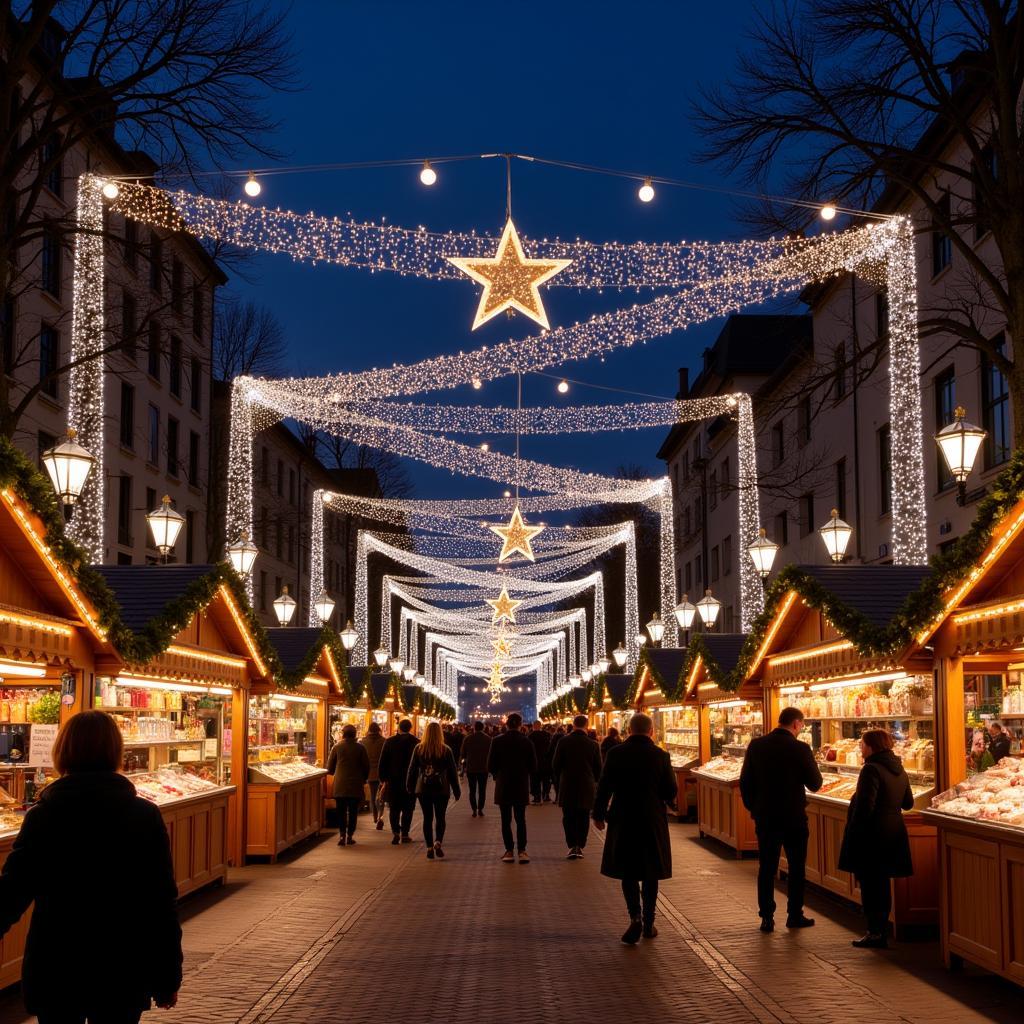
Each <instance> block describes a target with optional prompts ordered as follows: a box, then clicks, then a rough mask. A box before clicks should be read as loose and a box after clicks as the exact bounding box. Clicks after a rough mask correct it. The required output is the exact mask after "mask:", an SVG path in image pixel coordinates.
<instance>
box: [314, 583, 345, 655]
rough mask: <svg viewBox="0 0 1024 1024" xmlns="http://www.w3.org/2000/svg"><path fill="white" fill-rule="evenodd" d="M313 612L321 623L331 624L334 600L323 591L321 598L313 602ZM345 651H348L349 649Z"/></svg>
mask: <svg viewBox="0 0 1024 1024" xmlns="http://www.w3.org/2000/svg"><path fill="white" fill-rule="evenodd" d="M313 610H314V611H315V612H316V614H317V618H319V619H320V621H321V622H324V623H326V622H330V621H331V613H332V612H333V611H334V598H333V597H331V595H330V594H328V593H327V591H326V590H321V591H320V595H319V597H317V599H316V600H315V601H314V602H313ZM342 642H344V640H343V641H342ZM345 649H346V650H348V648H347V647H346V648H345Z"/></svg>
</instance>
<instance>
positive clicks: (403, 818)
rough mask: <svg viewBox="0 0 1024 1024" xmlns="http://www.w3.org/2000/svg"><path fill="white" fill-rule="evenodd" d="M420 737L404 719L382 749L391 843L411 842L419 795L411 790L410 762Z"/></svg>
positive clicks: (379, 768)
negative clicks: (409, 787)
mask: <svg viewBox="0 0 1024 1024" xmlns="http://www.w3.org/2000/svg"><path fill="white" fill-rule="evenodd" d="M416 744H417V740H416V737H415V736H413V734H412V722H410V721H409V719H408V718H403V719H402V720H401V721H400V722H399V723H398V732H396V733H395V735H394V736H389V737H388V738H387V739H386V740H385V741H384V746H383V748H382V749H381V752H380V765H379V766H378V769H377V770H378V774H379V775H380V778H381V780H382V781H383V782H384V785H385V787H386V789H387V801H388V818H389V819H390V821H389V823H390V825H391V845H392V846H397V845H398V844H399V843H411V842H412V837H411V836H410V835H409V829H410V828H412V814H413V811H414V810H415V809H416V794H415V793H413V792H411V791H410V790H409V789H408V785H407V784H408V779H409V763H410V762H411V761H412V753H413V751H414V750H415V749H416Z"/></svg>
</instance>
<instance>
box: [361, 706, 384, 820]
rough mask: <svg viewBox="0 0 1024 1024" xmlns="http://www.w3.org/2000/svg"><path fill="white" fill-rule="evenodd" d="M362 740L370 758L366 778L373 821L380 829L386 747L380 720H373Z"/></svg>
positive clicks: (382, 814)
mask: <svg viewBox="0 0 1024 1024" xmlns="http://www.w3.org/2000/svg"><path fill="white" fill-rule="evenodd" d="M360 742H361V743H362V745H363V746H364V747H365V748H366V756H367V757H368V758H369V759H370V776H369V778H368V779H367V780H366V784H367V786H369V789H370V813H371V814H372V815H373V823H374V824H375V825H376V826H377V830H378V831H380V830H381V829H383V828H384V808H383V807H382V806H381V805H380V803H379V801H378V799H377V797H378V794H379V792H380V755H381V751H382V750H383V749H384V737H383V736H382V735H381V732H380V722H371V723H370V725H369V728H368V729H367V730H366V735H365V736H364V737H363V738H362V740H361V741H360Z"/></svg>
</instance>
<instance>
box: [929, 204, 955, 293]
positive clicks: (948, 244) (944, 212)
mask: <svg viewBox="0 0 1024 1024" xmlns="http://www.w3.org/2000/svg"><path fill="white" fill-rule="evenodd" d="M938 206H939V211H938V213H937V214H936V215H935V217H934V218H933V219H932V277H935V276H936V275H937V274H941V273H942V271H943V270H945V269H946V267H948V266H949V265H950V263H952V262H953V239H952V238H951V237H950V236H949V235H947V234H946V232H945V230H944V229H943V222H945V223H946V224H948V223H949V219H950V200H949V193H948V192H944V193H943V194H942V196H941V198H940V199H939V202H938Z"/></svg>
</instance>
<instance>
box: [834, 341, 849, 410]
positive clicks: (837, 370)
mask: <svg viewBox="0 0 1024 1024" xmlns="http://www.w3.org/2000/svg"><path fill="white" fill-rule="evenodd" d="M832 366H833V370H832V381H833V387H832V397H833V399H835V401H837V402H838V401H839V399H840V398H843V397H844V396H845V395H846V346H845V345H844V344H843V343H842V342H840V343H839V344H838V345H836V347H835V348H834V349H833V350H832Z"/></svg>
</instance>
